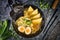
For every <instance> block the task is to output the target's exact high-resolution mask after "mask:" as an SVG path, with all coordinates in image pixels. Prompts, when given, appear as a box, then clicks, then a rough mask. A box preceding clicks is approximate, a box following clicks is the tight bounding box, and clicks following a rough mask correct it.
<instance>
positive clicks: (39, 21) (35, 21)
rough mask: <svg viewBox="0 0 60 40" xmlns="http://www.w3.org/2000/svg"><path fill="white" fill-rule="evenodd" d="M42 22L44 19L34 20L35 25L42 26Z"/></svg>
mask: <svg viewBox="0 0 60 40" xmlns="http://www.w3.org/2000/svg"><path fill="white" fill-rule="evenodd" d="M41 22H42V18H39V19H35V20H32V23H33V24H41Z"/></svg>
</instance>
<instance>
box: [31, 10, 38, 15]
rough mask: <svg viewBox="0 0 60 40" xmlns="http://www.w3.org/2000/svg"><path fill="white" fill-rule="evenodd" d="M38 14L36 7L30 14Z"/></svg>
mask: <svg viewBox="0 0 60 40" xmlns="http://www.w3.org/2000/svg"><path fill="white" fill-rule="evenodd" d="M36 14H38V9H35V10H34V11H33V12H32V13H30V16H33V15H36Z"/></svg>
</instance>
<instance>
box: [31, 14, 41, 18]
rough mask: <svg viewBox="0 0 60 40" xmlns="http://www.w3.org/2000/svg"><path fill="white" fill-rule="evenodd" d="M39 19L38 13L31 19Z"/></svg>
mask: <svg viewBox="0 0 60 40" xmlns="http://www.w3.org/2000/svg"><path fill="white" fill-rule="evenodd" d="M40 17H41V15H40V13H39V14H37V15H35V16H32V17H31V19H37V18H40Z"/></svg>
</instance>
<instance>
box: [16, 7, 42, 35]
mask: <svg viewBox="0 0 60 40" xmlns="http://www.w3.org/2000/svg"><path fill="white" fill-rule="evenodd" d="M23 14H24V16H21V17H19V18H18V19H17V20H16V22H15V23H16V25H17V26H18V27H17V29H18V31H19V32H21V33H24V34H26V35H30V34H34V33H36V32H37V31H38V30H39V29H41V24H42V17H41V14H40V13H39V12H38V9H33V8H32V7H31V6H29V7H28V8H25V9H24V13H23Z"/></svg>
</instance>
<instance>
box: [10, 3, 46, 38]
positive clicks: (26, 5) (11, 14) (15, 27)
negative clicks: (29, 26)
mask: <svg viewBox="0 0 60 40" xmlns="http://www.w3.org/2000/svg"><path fill="white" fill-rule="evenodd" d="M16 6H20V5H19V4H16V5H14V6H13V8H14V7H16ZM29 6H32V8H33V9H36V8H37V9H38V11H39V13H40V14H41V16H42V18H43V20H42V27H41V30H40V29H39V30H38V31H37V32H36V33H34V34H30V35H26V34H24V33H21V32H19V31H18V29H17V25H16V24H15V21H16V20H17V19H18V18H19V17H21V16H24V15H23V10H24V9H23V10H22V11H20V12H17V13H15V12H14V11H13V10H12V11H11V12H10V16H11V18H12V25H13V28H14V30H15V31H16V33H17V34H19V35H20V36H22V37H26V38H31V37H35V36H37V35H39V34H40V33H41V32H42V30H43V28H44V25H45V20H44V19H45V18H44V14H43V12H42V11H41V9H40V8H39V7H38V6H36V5H33V4H25V5H24V6H23V7H24V8H28V7H29ZM20 7H21V8H22V6H20Z"/></svg>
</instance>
